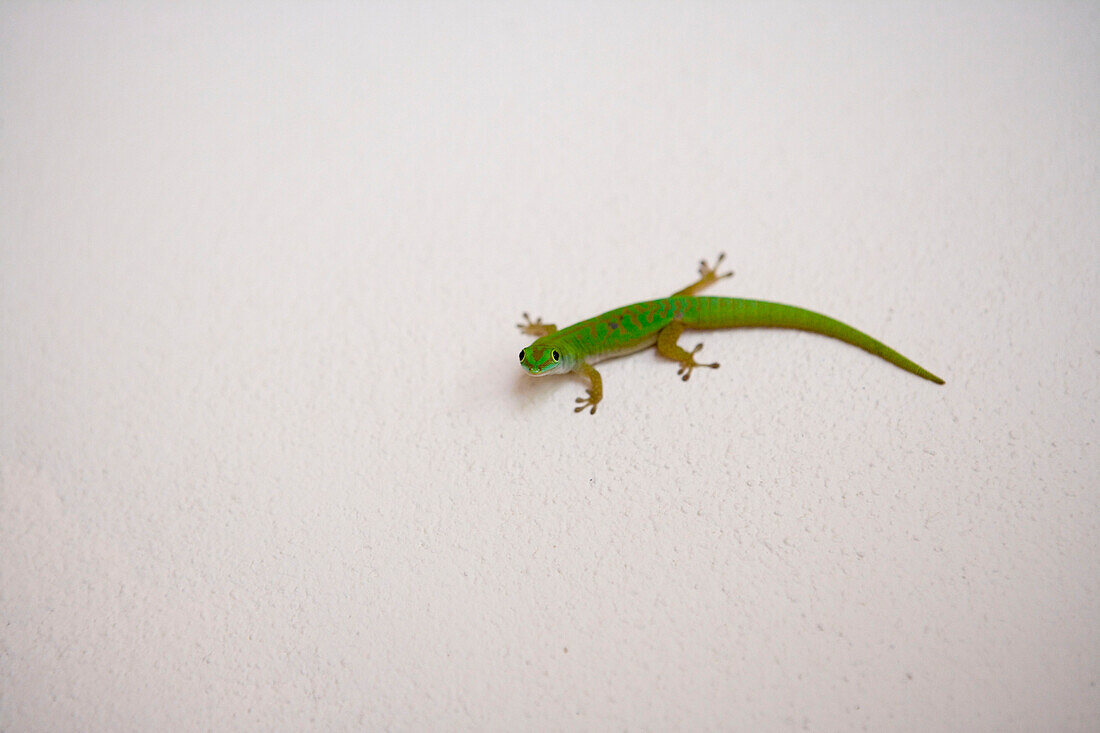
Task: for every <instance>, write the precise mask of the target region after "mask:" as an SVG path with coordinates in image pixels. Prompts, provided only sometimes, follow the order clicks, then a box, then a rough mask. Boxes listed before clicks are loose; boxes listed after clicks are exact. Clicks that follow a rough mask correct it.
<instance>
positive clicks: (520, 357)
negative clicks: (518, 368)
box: [519, 349, 527, 364]
mask: <svg viewBox="0 0 1100 733" xmlns="http://www.w3.org/2000/svg"><path fill="white" fill-rule="evenodd" d="M526 355H527V349H520V352H519V363H520V364H522V363H523V357H524V356H526Z"/></svg>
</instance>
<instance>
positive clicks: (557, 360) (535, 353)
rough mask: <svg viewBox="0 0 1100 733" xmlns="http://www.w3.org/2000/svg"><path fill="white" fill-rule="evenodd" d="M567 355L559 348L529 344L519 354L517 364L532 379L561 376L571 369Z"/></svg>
mask: <svg viewBox="0 0 1100 733" xmlns="http://www.w3.org/2000/svg"><path fill="white" fill-rule="evenodd" d="M566 357H567V355H566V354H565V352H563V351H562V348H561V347H560V346H545V347H543V346H535V345H534V344H531V345H530V346H528V347H527V348H526V349H523V350H522V351H520V352H519V363H520V364H522V365H523V368H524V369H526V370H527V373H528V374H530V375H531V376H532V377H545V376H547V375H549V374H561V373H562V372H567V371H569V369H570V368H571V367H570V366H569V364H568V360H567V358H566Z"/></svg>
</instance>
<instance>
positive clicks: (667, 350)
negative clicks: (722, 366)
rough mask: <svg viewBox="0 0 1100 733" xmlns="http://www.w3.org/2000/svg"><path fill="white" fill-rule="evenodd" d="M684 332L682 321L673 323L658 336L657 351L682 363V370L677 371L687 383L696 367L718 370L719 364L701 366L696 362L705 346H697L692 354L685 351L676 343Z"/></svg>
mask: <svg viewBox="0 0 1100 733" xmlns="http://www.w3.org/2000/svg"><path fill="white" fill-rule="evenodd" d="M683 332H684V324H683V322H682V321H678V320H677V321H673V322H672V323H670V324H668V325H667V326H665V327H664V328H662V329H661V331H660V333H658V334H657V351H658V353H660V354H661V356H663V357H665V358H667V359H672V360H673V361H678V362H680V369H679V370H677V372H676V373H677V374H681V375H683V376H682V379H683V380H684V381H685V382H686V381H687V380H688V379H689V378H690V377H691V371H692V370H693V369H695V367H707V368H708V369H717V368H718V366H719V365H718V362H715V363H713V364H700V363H699V362H697V361H695V355H696V354H697V353H699V350H700V349H702V348H703V344H701V343H700V344H696V346H695V348H694V349H692V350H691V352H690V353H689V352H687V351H685V350H684V349H683V348H682V347H681V346H680V345H679V344H677V343H676V341H677V340H678V339H679V338H680V334H682V333H683Z"/></svg>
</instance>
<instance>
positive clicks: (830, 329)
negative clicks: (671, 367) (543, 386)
mask: <svg viewBox="0 0 1100 733" xmlns="http://www.w3.org/2000/svg"><path fill="white" fill-rule="evenodd" d="M724 256H725V255H719V257H718V260H717V262H715V265H714V267H709V266H708V265H707V263H706V261H703V262H702V263H700V267H699V274H700V279H699V280H698V281H696V282H694V283H692V284H691V285H688V286H687V287H686V288H683V289H682V290H679V291H677V292H676V293H673V295H672V296H671V297H668V298H660V299H657V300H647V301H644V302H641V303H634V304H632V305H627V306H623V307H621V308H616V309H614V310H610V311H607V312H606V313H602V314H600V315H598V316H596V317H595V318H589V319H588V320H585V321H581V322H579V323H575V324H573V325H572V326H568V327H566V328H562V329H560V330H559V329H558V328H557V327H556V326H554V325H553V324H548V323H543V322H542V319H541V318H539V319H537V320H535V321H533V322H532V321H531V319H530V317H528V315H527V314H526V313H524V314H523V317H524V321H525V323H518V324H516V325H517V326H518V327H519V329H520V330H521V331H522V332H523V333H526V334H528V335H531V336H537V337H538V338H537V339H536V340H535V341H534V343H532V344H531V345H530V346H528V347H527V348H525V349H523V350H522V351H520V352H519V360H520V363H521V364H522V365H523V367H524V369H526V370H527V373H528V374H530V375H532V376H536V377H542V376H548V375H551V374H563V373H566V372H576V373H578V374H583V375H584V376H585V377H587V378H588V380H589V382H590V383H591V387H590V388H589V389H588V390H587V392H588V396H587V397H579V398H577V402H579V403H580V405H579V406H578V407H577V408H576V409H575V411H576V412H580V411H582V410H584V409H586V408H590V412H592V413H595V412H596V406H597V405H598V404H599V402H600V400H601V399H602V397H603V382H602V379H601V378H600V373H599V372H597V371H596V370H595V369H594V368H593V367H592V365H593V364H596V363H598V362H600V361H603V360H605V359H611V358H614V357H617V356H624V355H626V354H631V353H634V352H636V351H640V350H642V349H647V348H649V347H651V346H654V345H656V347H657V351H658V353H660V354H661V355H662V356H664V357H666V358H668V359H671V360H673V361H676V362H678V363H679V364H680V369H679V371H678V372H677V373H678V374H680V375H681V378H682V379H683V380H684V381H687V380H688V378H689V377H691V373H692V371H693V370H694V369H695V368H697V367H708V368H711V369H717V368H718V364H700V363H698V362H697V361H695V354H697V353H698V352H699V350H700V349H702V348H703V345H702V344H698V345H696V346H695V348H694V349H692V351H690V352H688V351H686V350H684V349H683V348H682V347H681V346H679V345H678V344H677V341H678V339H679V338H680V335H681V334H682V333H683V332H684V330H685V329H717V328H790V329H796V330H799V331H809V332H811V333H818V334H823V335H825V336H831V337H832V338H835V339H839V340H841V341H844V342H846V343H849V344H851V345H853V346H858V347H859V348H861V349H863V350H865V351H868V352H870V353H872V354H874V355H876V356H879V357H882V358H883V359H885V360H886V361H888V362H890V363H891V364H894V365H895V366H898V367H900V368H902V369H904V370H906V371H907V372H911V373H913V374H916V375H917V376H919V377H923V378H924V379H927V380H929V381H931V382H935V383H936V384H943V383H944V382H943V380H942V379H940V378H939V377H937V376H936V375H935V374H932V373H931V372H929V371H928V370H926V369H924V368H923V367H921V366H919V365H918V364H916V363H914V362H913V361H910V360H909V359H907V358H906V357H904V356H902V355H901V354H899V353H898V352H896V351H894V350H893V349H891V348H890V347H889V346H887V345H886V344H884V343H882V342H881V341H878V340H876V339H874V338H871V337H870V336H868V335H867V334H865V333H863V332H862V331H858V330H856V329H855V328H852V327H851V326H849V325H847V324H845V323H841V322H840V321H838V320H836V319H835V318H830V317H829V316H826V315H822V314H820V313H815V312H813V311H810V310H806V309H805V308H799V307H797V306H792V305H783V304H782V303H771V302H768V301H763V300H746V299H743V298H719V297H708V296H696V295H695V293H697V292H698V291H699V290H702V289H703V288H705V287H707V286H708V285H711V284H713V283H715V282H717V281H718V280H721V279H723V278H727V277H730V276H732V275H733V273H732V272H727V273H725V274H722V275H719V274H718V273H717V269H718V267H719V265H720V264H721V262H722V259H723V258H724Z"/></svg>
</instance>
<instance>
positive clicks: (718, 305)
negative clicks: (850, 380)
mask: <svg viewBox="0 0 1100 733" xmlns="http://www.w3.org/2000/svg"><path fill="white" fill-rule="evenodd" d="M699 300H711V301H712V302H710V303H707V304H705V305H704V307H703V308H702V309H700V310H701V313H700V314H699V315H700V318H699V323H698V324H697V325H696V326H695V327H696V328H700V327H701V328H790V329H795V330H798V331H809V332H810V333H819V334H821V335H822V336H830V337H832V338H835V339H837V340H839V341H843V342H845V343H847V344H851V345H852V346H857V347H859V348H861V349H863V350H864V351H867V352H869V353H871V354H874V355H875V356H877V357H880V358H882V359H885V360H886V361H888V362H890V363H891V364H893V365H894V366H896V367H900V368H901V369H904V370H905V371H907V372H909V373H911V374H915V375H917V376H918V377H922V378H924V379H927V380H928V381H929V382H933V383H935V384H944V381H943V380H942V379H941V378H939V377H937V376H936V375H935V374H933V373H932V372H930V371H928V370H927V369H925V368H924V367H922V366H921V365H919V364H917V363H916V362H914V361H912V360H911V359H908V358H906V357H905V356H902V355H901V354H899V353H898V352H896V351H894V350H893V349H891V348H890V347H889V346H887V345H886V344H884V343H882V342H881V341H879V340H878V339H875V338H872V337H870V336H868V335H867V334H865V333H863V332H862V331H860V330H857V329H855V328H852V327H851V326H849V325H848V324H846V323H842V322H840V321H838V320H836V319H835V318H830V317H829V316H826V315H823V314H821V313H815V312H814V311H810V310H806V309H805V308H799V307H797V306H793V305H784V304H782V303H769V302H767V301H763V300H744V299H741V298H713V299H710V298H700V299H699ZM708 306H709V307H708Z"/></svg>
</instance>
